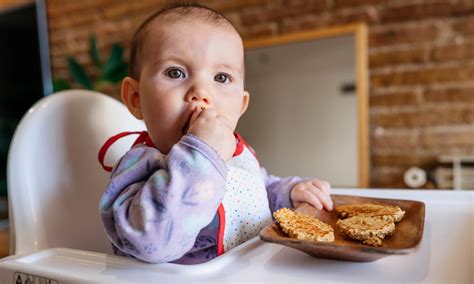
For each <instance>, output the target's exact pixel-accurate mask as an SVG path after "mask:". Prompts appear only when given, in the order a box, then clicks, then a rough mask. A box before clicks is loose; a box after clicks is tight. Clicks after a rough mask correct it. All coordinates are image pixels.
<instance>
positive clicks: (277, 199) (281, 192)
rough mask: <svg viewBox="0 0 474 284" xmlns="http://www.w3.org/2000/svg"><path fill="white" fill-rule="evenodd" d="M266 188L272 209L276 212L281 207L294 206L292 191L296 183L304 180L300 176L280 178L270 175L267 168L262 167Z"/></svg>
mask: <svg viewBox="0 0 474 284" xmlns="http://www.w3.org/2000/svg"><path fill="white" fill-rule="evenodd" d="M261 171H262V176H263V180H264V182H265V188H266V189H267V196H268V203H269V205H270V210H271V211H272V212H275V211H276V210H278V209H280V208H284V207H286V208H292V207H293V203H292V202H291V198H290V192H291V189H292V188H293V186H294V185H295V184H297V183H298V182H300V181H302V180H303V179H302V178H300V177H287V178H280V177H277V176H273V175H269V174H268V173H267V171H266V170H265V168H263V167H262V168H261Z"/></svg>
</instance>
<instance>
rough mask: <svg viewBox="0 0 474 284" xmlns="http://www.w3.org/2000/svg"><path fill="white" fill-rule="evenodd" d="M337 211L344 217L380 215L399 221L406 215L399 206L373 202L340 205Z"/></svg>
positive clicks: (389, 219)
mask: <svg viewBox="0 0 474 284" xmlns="http://www.w3.org/2000/svg"><path fill="white" fill-rule="evenodd" d="M336 211H337V212H338V213H339V216H340V217H341V218H342V219H344V218H350V217H354V216H363V217H380V218H382V219H384V220H387V221H392V222H399V221H400V220H402V218H403V216H404V215H405V211H403V210H402V209H401V208H400V207H398V206H391V205H379V204H371V203H363V204H348V205H340V206H338V207H336Z"/></svg>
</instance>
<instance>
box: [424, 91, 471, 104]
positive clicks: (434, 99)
mask: <svg viewBox="0 0 474 284" xmlns="http://www.w3.org/2000/svg"><path fill="white" fill-rule="evenodd" d="M423 100H424V101H426V102H430V103H443V102H445V103H448V102H450V103H454V102H457V103H468V104H472V105H473V108H474V88H472V87H469V88H449V89H445V90H427V91H425V92H424V94H423Z"/></svg>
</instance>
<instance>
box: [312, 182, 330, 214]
mask: <svg viewBox="0 0 474 284" xmlns="http://www.w3.org/2000/svg"><path fill="white" fill-rule="evenodd" d="M312 185H313V191H314V192H313V193H314V194H316V195H317V196H318V198H319V199H320V200H321V202H322V203H323V205H324V207H325V208H326V209H327V210H332V208H333V202H332V199H331V195H330V193H329V191H330V188H331V185H329V183H328V182H326V181H320V180H313V181H312Z"/></svg>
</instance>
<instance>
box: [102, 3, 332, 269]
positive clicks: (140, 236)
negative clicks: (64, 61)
mask: <svg viewBox="0 0 474 284" xmlns="http://www.w3.org/2000/svg"><path fill="white" fill-rule="evenodd" d="M122 100H123V102H124V103H125V105H126V106H127V108H128V109H129V111H130V112H131V113H132V114H133V115H134V116H135V117H136V118H137V119H143V120H144V122H145V125H146V128H147V132H145V133H143V134H142V135H140V137H139V139H138V140H137V141H136V143H135V145H134V146H133V147H132V149H131V150H130V151H128V152H127V153H126V154H125V155H124V156H123V157H122V158H121V160H120V161H119V162H118V163H117V164H116V165H115V167H114V168H113V170H112V174H111V180H110V183H109V185H108V186H107V190H106V192H105V193H104V195H103V197H102V199H101V202H100V212H101V216H102V220H103V223H104V226H105V230H106V232H107V234H108V237H109V238H110V240H111V241H112V244H113V247H114V250H115V252H116V254H119V255H125V256H131V257H135V258H137V259H140V260H142V261H146V262H151V263H163V262H174V263H183V264H195V263H202V262H206V261H209V260H211V259H213V258H215V257H216V256H218V255H221V254H222V253H224V252H226V251H228V250H230V249H232V248H233V247H235V246H237V245H239V244H241V243H243V242H245V241H247V240H249V239H251V238H253V237H255V236H257V235H258V233H259V231H260V230H261V229H262V228H263V227H264V226H266V225H268V224H269V223H271V221H272V212H274V211H276V210H278V209H279V208H282V207H289V208H291V207H296V206H298V205H299V204H300V203H302V202H307V203H310V204H312V205H313V206H314V207H316V208H318V209H323V208H325V209H327V210H332V206H333V204H332V201H331V198H330V194H329V190H330V185H329V184H328V183H327V182H325V181H320V180H317V179H303V178H299V177H289V178H279V177H275V176H271V175H268V174H267V172H266V171H265V169H264V168H262V167H260V165H259V162H258V160H257V158H256V156H255V153H254V152H253V150H252V148H251V147H250V146H249V145H247V144H246V142H245V141H244V139H243V138H242V137H241V136H240V135H239V134H237V133H235V132H234V130H235V128H236V125H237V122H238V121H239V118H240V117H241V115H242V114H243V113H244V112H245V110H246V109H247V106H248V103H249V93H248V92H246V91H245V90H244V48H243V43H242V39H241V37H240V35H239V33H238V32H237V30H236V29H235V28H234V26H233V25H232V24H231V23H230V22H229V21H228V20H227V19H226V18H225V17H224V16H223V15H221V14H219V13H217V12H215V11H213V10H211V9H209V8H206V7H203V6H200V5H179V6H173V7H169V8H166V9H164V10H162V11H160V12H158V13H155V14H154V15H152V16H151V17H150V18H148V19H147V20H146V21H145V22H144V23H143V24H142V25H141V26H140V27H139V28H138V30H137V31H136V33H135V35H134V37H133V41H132V46H131V52H130V77H126V78H125V79H124V80H123V82H122ZM122 136H123V135H122ZM116 138H117V137H116ZM114 139H115V138H114ZM109 142H110V141H109Z"/></svg>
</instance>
